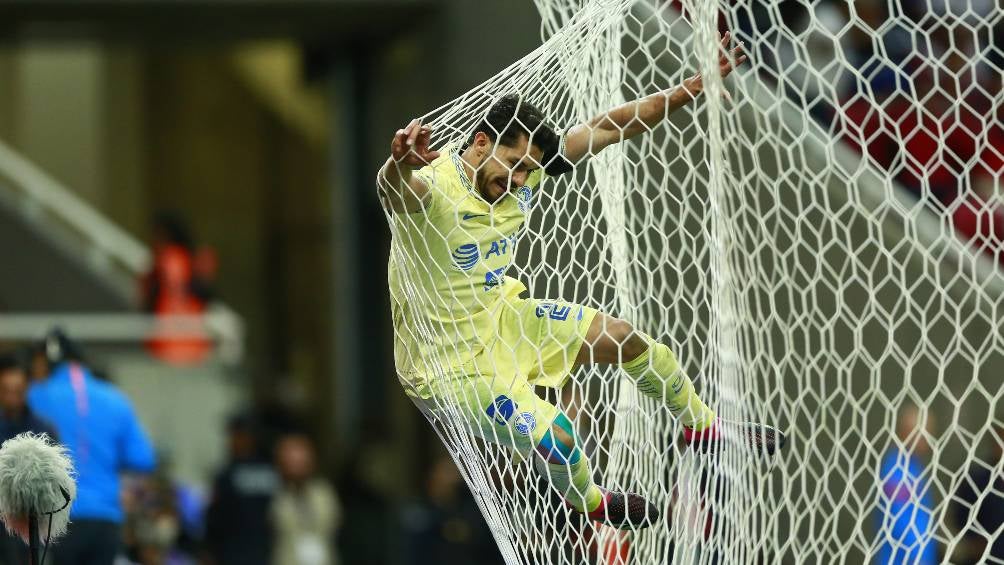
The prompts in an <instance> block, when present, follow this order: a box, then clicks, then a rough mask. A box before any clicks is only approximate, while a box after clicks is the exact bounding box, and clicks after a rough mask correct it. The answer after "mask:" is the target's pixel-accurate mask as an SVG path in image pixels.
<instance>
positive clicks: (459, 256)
mask: <svg viewBox="0 0 1004 565" xmlns="http://www.w3.org/2000/svg"><path fill="white" fill-rule="evenodd" d="M479 259H481V252H480V251H479V250H478V246H477V244H476V243H465V244H463V245H461V246H460V247H458V248H456V249H454V250H453V263H454V264H455V265H456V266H457V267H459V268H460V269H462V270H464V271H470V270H471V269H473V268H474V266H475V265H477V264H478V260H479Z"/></svg>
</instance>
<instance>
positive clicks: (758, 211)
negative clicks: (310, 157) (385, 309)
mask: <svg viewBox="0 0 1004 565" xmlns="http://www.w3.org/2000/svg"><path fill="white" fill-rule="evenodd" d="M535 3H536V5H537V8H538V10H539V12H540V14H541V18H542V31H541V32H542V38H543V40H544V43H543V44H542V45H541V47H539V48H538V49H536V50H535V51H533V52H532V53H530V54H528V55H527V56H525V57H524V58H522V59H521V60H519V61H516V62H514V63H513V64H512V65H510V66H509V67H508V68H506V69H503V70H502V71H500V72H499V73H498V74H497V75H495V76H494V77H492V78H491V79H489V80H488V81H486V82H485V83H483V84H481V85H479V86H477V87H476V88H474V89H472V90H471V91H470V92H468V93H466V94H464V95H463V96H461V97H459V98H458V99H456V100H453V101H451V102H449V103H447V104H445V105H443V106H442V107H440V108H439V109H437V110H435V111H433V112H430V113H429V114H428V115H427V116H425V117H424V123H425V124H427V125H429V126H430V127H431V128H432V131H433V134H432V141H433V144H434V146H435V147H437V148H439V149H441V150H443V151H455V150H456V149H457V147H458V146H459V144H461V143H463V141H464V140H465V139H467V137H468V136H469V135H470V134H471V132H472V129H473V128H474V127H475V125H476V124H477V123H478V122H480V121H481V119H482V118H483V117H484V115H485V113H486V112H487V110H488V108H489V107H490V106H491V105H492V104H493V103H494V102H495V101H497V100H498V99H499V98H501V97H502V96H504V95H507V94H512V93H518V94H519V95H521V96H522V97H523V98H524V99H525V100H527V101H528V102H530V103H532V104H534V105H535V106H537V107H539V108H541V109H542V110H544V112H545V113H546V114H547V117H548V121H549V122H550V123H552V124H554V125H555V126H556V127H557V129H558V130H559V131H560V130H562V129H563V128H567V127H569V126H571V125H573V124H577V123H582V122H584V121H586V120H588V119H590V118H591V117H593V116H595V115H596V114H598V113H600V112H602V111H604V110H605V109H607V108H611V107H613V106H616V105H617V104H620V103H623V102H625V101H627V100H633V99H636V98H639V97H641V96H645V95H647V94H651V93H653V92H657V91H659V90H662V89H666V88H669V87H672V86H674V85H678V84H680V83H681V82H682V81H683V79H684V78H685V77H688V76H690V75H693V74H694V73H695V72H701V73H702V74H703V76H704V80H705V92H704V93H703V95H702V96H701V97H700V98H699V99H698V100H697V101H695V102H693V103H691V104H690V105H688V106H686V107H685V108H684V109H682V110H680V111H678V112H676V113H675V114H673V116H672V117H671V118H669V119H668V120H665V121H664V122H663V123H662V124H661V125H658V126H657V127H654V128H652V131H650V132H648V133H647V134H645V135H642V136H639V137H637V138H635V139H632V140H630V141H627V142H624V143H620V144H616V145H613V146H610V147H608V148H606V149H604V150H603V151H601V152H599V153H598V154H596V155H592V156H590V157H589V158H588V159H586V160H584V161H582V162H581V163H579V164H578V165H577V166H576V167H575V169H574V170H573V171H572V172H571V173H568V174H565V175H562V176H559V177H554V178H545V179H544V181H543V183H542V184H541V186H540V189H539V190H537V191H536V193H535V194H534V195H533V197H532V201H530V199H528V200H527V205H528V206H529V208H528V210H529V212H528V213H527V218H526V224H525V226H524V227H523V228H522V230H521V231H520V232H519V233H518V234H516V235H514V236H513V237H512V238H511V239H507V240H506V241H509V242H511V244H512V245H514V246H515V245H516V243H517V241H518V247H517V248H516V252H515V260H514V261H513V264H512V266H511V268H509V270H508V272H507V273H506V274H508V275H509V276H510V277H513V278H515V279H518V280H519V281H521V282H522V283H523V284H525V285H526V287H527V288H528V289H529V293H530V296H532V297H534V298H538V299H556V300H563V301H567V302H571V303H576V304H585V305H588V306H590V307H593V308H596V309H598V310H600V311H602V312H608V313H611V314H614V315H616V316H618V317H620V318H623V319H625V320H628V321H629V322H631V323H632V324H633V325H634V326H635V327H636V328H638V329H640V330H642V331H644V332H646V333H647V334H649V335H651V336H653V337H654V338H655V339H656V340H658V341H661V342H662V343H665V344H667V345H669V346H670V347H671V348H672V349H673V351H674V352H675V353H676V355H677V357H678V358H679V360H680V363H681V366H682V367H683V368H684V369H685V370H686V372H687V373H688V374H689V375H690V376H691V378H692V379H693V380H694V384H695V386H696V388H697V390H698V392H699V393H700V395H701V397H702V398H703V399H704V400H705V401H706V402H707V403H708V404H709V405H710V406H711V407H713V408H714V409H715V410H716V411H717V413H718V414H719V416H721V417H722V418H726V419H728V420H732V421H755V422H765V423H769V424H771V425H774V426H777V427H778V428H780V429H783V430H785V431H786V432H787V434H788V436H789V444H788V445H787V447H786V448H785V449H784V450H783V451H781V452H780V453H779V454H778V456H777V457H775V458H774V459H773V460H771V461H764V460H762V459H758V458H752V457H750V456H749V454H748V453H744V452H743V450H741V449H738V448H737V447H736V446H726V447H725V448H724V449H722V450H721V452H719V453H717V454H715V455H713V456H708V455H703V454H699V453H695V452H692V451H690V450H688V449H687V448H686V447H685V446H683V445H682V442H681V441H680V437H681V435H682V427H681V426H680V425H679V424H678V423H677V422H676V421H675V420H674V418H673V417H672V415H671V414H670V413H669V410H668V409H667V408H666V406H664V405H662V404H661V403H659V402H656V401H655V400H652V399H650V398H648V397H646V396H644V395H643V394H641V393H639V392H638V390H637V387H636V384H635V383H634V382H632V381H631V380H630V379H628V378H625V375H624V374H623V373H622V372H621V371H620V370H619V369H618V368H617V367H610V368H606V367H596V366H587V367H584V368H582V369H579V370H577V372H576V373H575V374H574V375H573V378H572V379H571V380H570V383H569V384H568V385H567V386H566V387H565V388H564V389H562V390H557V391H556V390H546V391H545V390H539V391H538V393H539V394H540V395H541V396H543V397H545V398H547V399H548V400H550V401H552V402H553V403H555V404H556V405H557V406H559V407H560V408H561V409H562V410H564V412H565V413H566V414H567V415H568V416H569V418H570V420H571V421H572V424H573V425H574V428H575V432H576V434H577V435H578V438H579V440H580V444H581V446H582V448H583V452H584V454H585V456H586V457H588V458H589V460H590V461H591V462H592V472H593V474H594V476H595V478H596V479H597V482H598V483H600V484H602V485H603V486H605V487H607V488H609V489H611V490H617V491H630V492H637V493H639V494H642V495H643V496H645V498H646V499H648V500H650V501H651V502H652V503H653V504H655V505H656V506H657V507H658V508H659V509H660V511H662V513H663V517H662V519H661V520H660V521H659V522H658V523H656V524H655V525H653V526H652V527H649V528H647V529H641V530H637V531H620V530H615V529H612V528H609V527H606V526H601V525H599V524H598V523H596V522H593V521H590V520H588V519H585V518H583V517H582V516H581V515H579V514H577V513H576V512H574V511H572V510H570V509H569V508H568V507H566V506H565V505H564V504H563V502H562V499H561V498H560V497H559V496H558V495H557V493H556V492H555V491H554V490H553V489H552V488H550V486H549V483H548V481H547V480H546V477H544V476H543V475H542V473H541V471H539V470H538V468H537V467H536V466H535V465H534V462H533V460H532V459H533V456H531V457H529V458H523V457H520V456H518V455H516V454H514V453H513V452H511V451H510V450H508V449H506V448H503V447H499V446H498V445H497V444H496V443H497V441H495V440H497V439H498V438H497V437H496V438H492V437H488V438H487V439H486V438H485V436H486V432H485V430H475V429H472V428H471V426H470V424H469V421H470V418H469V417H465V414H464V411H465V410H468V408H467V406H468V404H467V402H468V400H469V399H465V397H464V395H465V394H466V393H463V392H459V393H458V392H454V393H453V394H454V396H453V397H450V398H444V399H441V400H440V402H439V404H438V405H437V406H436V407H435V409H429V408H428V407H425V408H423V412H424V413H425V414H426V415H427V416H428V417H429V421H430V423H431V425H432V426H433V428H434V429H435V430H436V432H437V433H438V434H439V436H440V437H441V438H442V440H443V442H444V444H445V445H446V447H447V448H448V450H449V451H450V453H451V455H452V456H453V458H454V460H455V462H456V463H457V466H458V468H459V469H460V471H461V473H462V475H463V476H464V478H465V480H466V482H467V484H468V486H469V487H470V489H471V491H472V493H473V494H474V496H475V498H476V500H477V502H478V504H479V506H480V508H481V510H482V512H483V514H484V517H485V520H486V521H487V522H488V524H489V526H490V527H491V529H492V532H493V534H494V536H495V539H496V540H497V542H498V545H499V548H500V551H501V553H502V555H503V557H504V559H505V561H506V562H507V563H509V564H545V563H546V564H569V565H571V564H579V563H602V564H620V565H626V564H628V563H638V564H652V563H707V564H710V563H862V562H880V561H881V562H897V563H900V562H901V563H907V562H909V563H927V562H930V559H932V558H933V559H934V560H935V561H941V560H950V559H951V560H961V561H965V560H971V562H979V561H981V560H982V561H984V562H992V557H993V555H994V553H993V551H994V543H995V542H997V540H998V539H1001V538H1004V532H1002V529H1004V524H1002V525H999V527H998V528H997V529H996V530H988V529H987V528H988V527H990V526H988V522H987V521H986V520H985V519H983V518H980V517H979V516H978V514H979V510H980V509H981V508H982V505H983V504H985V503H987V504H990V503H994V501H995V500H1002V497H1004V493H997V494H994V491H993V488H992V481H991V486H989V487H986V488H984V489H983V490H981V487H980V485H978V484H975V483H974V480H973V477H975V476H982V475H980V473H986V472H989V473H990V476H999V477H1004V463H1002V460H1001V459H1000V458H999V455H996V454H995V446H996V448H997V449H998V450H1004V392H1002V391H1004V259H1001V262H1000V263H998V262H997V261H998V258H1002V257H1004V224H1002V226H1001V227H1000V228H998V229H999V230H1000V231H999V232H998V233H999V234H1001V238H1002V239H1001V241H999V242H997V243H995V241H996V240H994V238H993V237H992V230H993V229H994V228H993V226H991V228H990V229H991V232H989V233H991V235H990V236H986V237H983V236H980V237H977V238H975V239H973V240H972V241H969V239H970V238H969V236H968V235H963V234H960V233H959V232H957V231H956V227H958V226H959V223H958V222H960V221H961V220H960V218H962V217H964V216H965V215H966V213H967V212H968V211H969V209H971V210H972V211H973V213H974V214H975V216H974V217H977V218H978V219H980V220H979V222H977V225H980V226H982V227H981V228H980V229H983V228H984V227H986V226H985V225H983V224H985V223H986V222H988V221H990V222H992V221H993V218H999V219H998V220H997V221H999V222H1004V187H1002V183H1001V174H1002V172H1004V171H1002V169H1004V166H1002V165H1001V163H1002V162H1004V132H1002V128H1004V124H1002V123H1001V116H1002V115H1004V110H1002V106H1004V101H1002V98H1001V76H1002V75H1004V68H1002V66H1001V65H1002V63H1001V61H1002V60H1004V52H1002V50H1001V49H1002V46H1001V44H1000V43H999V41H1000V36H1001V31H1000V30H1001V28H1002V26H1004V12H1002V11H1001V10H999V9H995V8H994V6H993V3H991V2H984V1H983V0H931V1H929V2H928V3H927V5H926V6H923V7H918V8H917V11H915V12H909V11H904V10H903V9H902V8H900V7H899V6H900V3H898V2H892V3H889V4H888V5H885V4H884V3H874V4H875V5H876V6H877V8H876V6H871V5H870V4H871V3H869V6H864V5H863V3H838V2H809V1H808V0H789V1H788V2H782V3H780V4H778V3H759V2H751V3H733V2H699V1H697V0H684V1H683V2H681V3H675V4H674V3H667V2H657V1H654V0H535ZM856 4H862V5H861V6H856ZM781 8H783V10H782V9H781ZM875 10H878V11H879V12H880V13H879V14H876V13H875ZM720 29H730V30H732V31H733V33H734V34H735V37H736V39H737V40H742V41H744V42H745V50H746V51H747V52H748V53H749V55H750V61H749V62H748V63H747V64H746V65H745V66H743V67H742V68H740V69H739V70H738V71H736V72H735V73H734V74H733V75H732V76H730V77H729V78H727V79H725V80H724V81H723V80H721V79H720V78H719V74H718V60H719V57H720V55H721V53H720V51H719V38H718V36H717V33H718V32H719V30H720ZM995 41H996V42H998V43H995ZM726 93H728V95H727V94H726ZM729 98H731V99H729ZM975 118H978V119H975ZM925 140H927V141H925ZM925 143H926V145H925ZM973 195H977V196H978V197H977V196H973ZM967 207H968V209H967ZM995 210H1000V212H996V214H997V215H996V216H995V215H994V214H995V212H994V211H995ZM419 214H421V212H419ZM388 219H389V223H390V225H391V229H392V232H393V233H394V236H395V243H394V245H393V246H392V249H391V262H392V264H395V263H396V264H397V265H398V268H399V270H400V272H401V273H402V275H401V277H402V279H401V282H400V284H401V288H402V292H401V293H400V294H399V295H395V296H394V300H395V316H404V317H405V318H406V319H405V322H406V323H404V324H398V325H397V327H398V330H397V331H399V332H400V331H406V332H408V335H407V336H405V337H407V338H408V339H409V340H411V341H412V342H414V343H428V344H431V343H436V344H440V345H438V346H437V347H438V349H437V348H434V347H431V346H430V347H429V348H420V351H421V352H423V353H422V354H423V355H424V357H423V358H422V360H421V365H422V367H423V369H422V370H423V371H424V373H423V378H426V379H428V380H430V381H437V380H438V381H442V382H446V381H451V379H456V373H457V372H456V367H453V366H451V365H450V360H449V359H450V356H453V355H459V356H460V357H463V354H464V353H465V352H463V351H450V352H447V353H444V349H443V345H442V344H443V343H447V344H448V343H449V342H450V339H451V338H450V336H451V335H453V333H454V332H456V331H457V328H454V327H450V326H449V324H448V323H446V322H443V320H442V319H439V320H438V321H435V322H433V321H430V320H428V319H422V318H421V317H416V318H410V317H408V316H409V315H408V314H407V312H411V311H413V310H414V309H415V308H417V306H416V305H421V304H427V303H432V302H436V301H437V300H440V298H439V297H432V296H429V295H428V288H429V287H428V285H427V284H425V283H423V282H421V280H420V279H422V277H426V276H434V275H436V273H433V272H432V271H433V270H434V269H435V268H434V267H433V266H432V265H431V264H430V263H428V262H426V261H425V259H424V258H423V254H422V253H416V249H419V248H422V249H430V250H431V249H432V248H434V247H436V246H437V245H438V246H442V245H443V241H438V242H437V241H434V240H433V241H430V240H426V241H423V242H415V241H412V240H408V241H403V240H404V239H405V238H407V237H410V236H408V235H407V234H405V233H403V232H402V231H401V228H400V226H401V223H400V222H402V221H414V220H413V219H412V220H409V219H408V218H404V219H403V220H402V219H400V218H398V219H397V220H395V219H394V218H393V217H392V215H391V214H388ZM980 222H983V224H981V223H980ZM981 233H982V232H981ZM505 235H506V236H508V235H509V234H505ZM981 238H982V239H981ZM444 241H445V234H444ZM995 245H998V246H1001V247H1000V248H998V250H1000V254H999V255H997V256H996V257H995V256H994V255H993V253H994V252H995V248H994V246H995ZM429 253H432V251H429ZM476 253H477V251H476V250H475V260H477V259H476V257H477V255H476ZM457 257H458V255H457V254H454V258H455V259H456V258H457ZM458 260H459V261H461V262H463V261H466V260H467V256H464V255H462V254H461V255H460V256H459V259H458ZM458 268H461V267H460V266H458ZM402 312H405V313H404V314H402ZM397 321H398V320H396V323H397ZM401 328H407V329H406V330H402V329H401ZM416 347H418V346H416ZM454 347H458V346H456V345H454ZM412 353H413V352H409V355H410V354H412ZM486 378H490V379H491V378H500V377H499V376H498V375H493V376H487V377H486ZM403 381H404V384H405V388H406V390H409V393H412V394H414V390H411V389H413V387H414V382H413V381H410V380H408V379H403ZM451 382H452V381H451ZM453 390H456V389H453ZM503 408H505V409H508V408H507V407H504V406H502V405H499V407H498V409H499V410H502V409H503ZM513 410H516V409H515V408H513ZM516 412H517V413H518V410H516ZM491 415H492V413H491V412H489V416H491ZM531 426H532V423H531ZM495 433H498V432H495ZM977 482H978V481H977ZM995 496H996V497H998V498H994V497H995ZM980 540H982V541H983V542H984V543H983V545H981V544H980ZM999 543H1002V544H1004V541H1001V542H999ZM1000 549H1001V550H1004V547H1002V548H1000Z"/></svg>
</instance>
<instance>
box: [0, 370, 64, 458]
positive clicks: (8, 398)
mask: <svg viewBox="0 0 1004 565" xmlns="http://www.w3.org/2000/svg"><path fill="white" fill-rule="evenodd" d="M24 432H34V433H36V434H48V435H49V437H51V438H52V439H54V440H56V441H59V435H58V434H57V433H56V428H54V427H53V426H52V424H50V423H49V422H48V421H47V420H45V419H43V418H39V417H38V416H37V415H36V414H35V413H34V412H33V411H32V410H31V409H30V408H29V407H28V374H27V373H26V372H25V370H24V367H23V366H22V365H21V363H20V360H19V359H18V358H17V356H16V355H13V354H8V355H0V444H2V443H3V442H5V441H7V440H8V439H10V438H12V437H14V436H16V435H18V434H20V433H24Z"/></svg>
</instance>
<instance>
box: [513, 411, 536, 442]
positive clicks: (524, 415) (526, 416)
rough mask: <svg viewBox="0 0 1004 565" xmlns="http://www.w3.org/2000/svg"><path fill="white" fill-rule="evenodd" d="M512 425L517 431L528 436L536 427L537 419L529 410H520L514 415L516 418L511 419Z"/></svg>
mask: <svg viewBox="0 0 1004 565" xmlns="http://www.w3.org/2000/svg"><path fill="white" fill-rule="evenodd" d="M512 425H513V427H515V428H516V431H517V432H519V433H521V434H523V435H525V436H528V435H530V432H532V431H533V429H534V428H536V427H537V420H536V418H534V417H533V414H531V413H529V412H520V414H519V416H516V419H515V420H513V424H512Z"/></svg>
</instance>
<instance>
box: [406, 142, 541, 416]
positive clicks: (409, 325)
mask: <svg viewBox="0 0 1004 565" xmlns="http://www.w3.org/2000/svg"><path fill="white" fill-rule="evenodd" d="M414 174H415V175H417V176H418V178H420V179H421V180H422V181H423V182H425V183H426V185H427V186H428V187H429V193H428V194H427V195H426V200H425V201H424V209H423V210H420V211H418V212H414V213H404V212H401V213H395V214H393V215H392V218H391V231H392V241H391V253H390V261H389V266H388V279H389V283H390V293H391V310H392V315H393V318H394V338H395V339H394V360H395V364H396V366H397V372H398V375H399V377H400V379H401V380H402V383H403V384H405V386H406V388H413V389H414V390H410V391H409V392H411V393H413V394H414V393H417V394H419V395H421V396H426V394H427V393H426V386H425V385H426V384H427V383H428V382H429V379H431V378H433V377H434V376H436V375H439V376H448V375H451V374H455V373H456V372H457V371H458V370H459V369H460V368H461V367H462V366H463V365H464V364H466V363H468V362H469V361H471V360H472V359H474V358H475V356H477V355H478V353H480V352H481V351H482V350H484V348H485V346H486V345H487V344H489V343H490V342H491V341H492V340H493V339H494V338H495V337H497V336H498V335H499V330H498V320H499V317H500V315H501V313H502V311H503V309H504V308H505V305H506V303H507V301H510V302H511V300H510V299H516V298H518V296H519V295H520V294H521V293H522V292H524V291H525V290H526V287H525V286H523V284H522V283H520V282H519V281H518V280H516V279H514V278H511V277H509V276H506V274H505V273H506V271H507V270H508V268H509V266H510V265H511V264H512V261H513V257H514V256H515V254H516V243H517V240H518V238H519V234H520V232H521V230H522V227H523V223H524V221H525V220H526V216H527V214H528V213H529V211H530V208H531V206H532V205H533V199H534V192H535V191H536V189H537V187H538V185H539V183H540V180H541V177H542V172H541V171H540V170H539V169H538V170H536V171H533V172H532V173H531V174H530V175H529V177H528V179H527V184H526V185H525V186H523V187H520V188H519V189H517V190H515V191H510V192H508V193H506V194H505V195H504V196H503V197H502V198H500V199H499V200H498V201H497V202H495V203H494V204H490V203H488V202H487V201H486V200H484V198H482V197H481V195H480V193H479V192H478V191H477V189H476V188H475V187H474V185H473V184H472V182H471V180H470V179H469V178H468V176H467V174H466V171H465V169H464V163H463V161H462V160H461V157H460V154H459V152H458V151H457V150H456V149H455V148H452V149H448V150H444V151H443V152H442V154H441V156H440V157H439V158H438V159H436V160H435V161H433V162H432V163H431V164H429V165H428V166H426V167H424V168H422V169H420V170H418V171H416V172H415V173H414Z"/></svg>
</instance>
